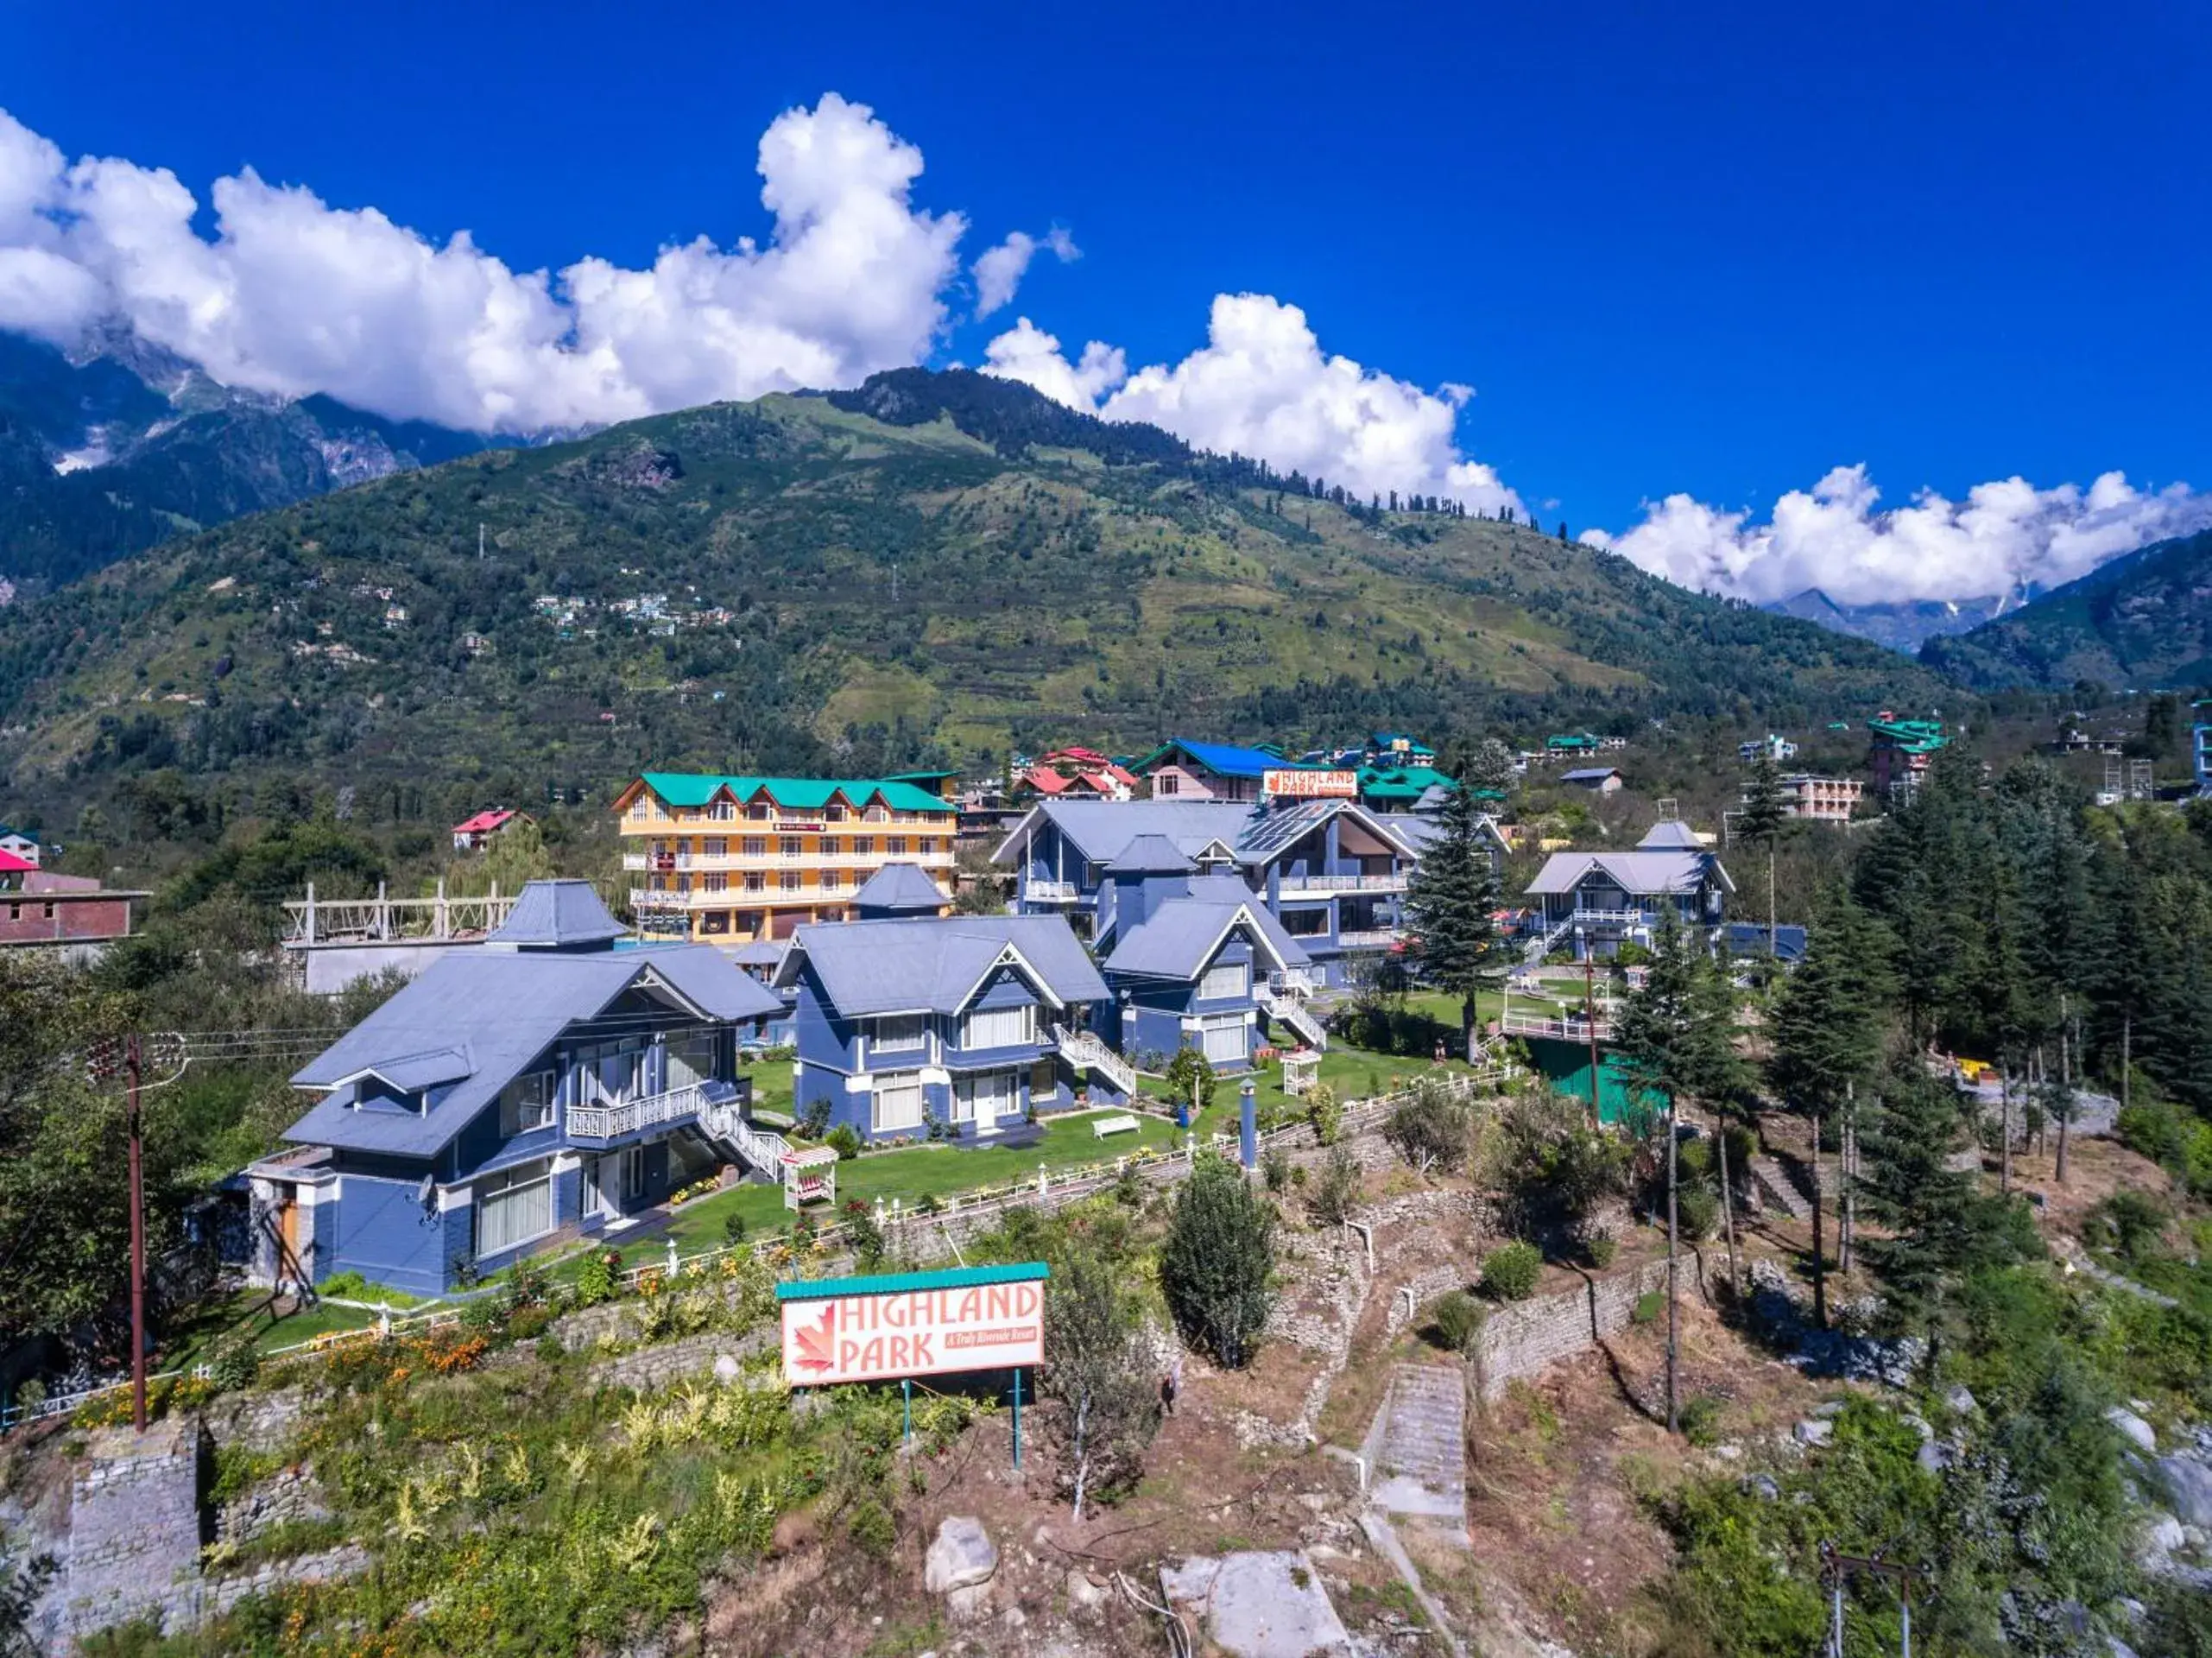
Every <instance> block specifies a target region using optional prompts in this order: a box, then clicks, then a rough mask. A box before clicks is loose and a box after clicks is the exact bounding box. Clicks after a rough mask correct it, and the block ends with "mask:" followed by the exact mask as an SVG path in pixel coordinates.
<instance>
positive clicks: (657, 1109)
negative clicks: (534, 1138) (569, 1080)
mask: <svg viewBox="0 0 2212 1658" xmlns="http://www.w3.org/2000/svg"><path fill="white" fill-rule="evenodd" d="M705 1104H706V1100H705V1095H704V1094H702V1093H701V1092H700V1090H699V1085H698V1084H697V1083H695V1082H694V1083H689V1084H686V1085H685V1086H683V1087H681V1088H671V1089H669V1090H668V1091H667V1092H666V1093H660V1094H648V1095H646V1096H645V1097H644V1098H642V1099H628V1100H623V1101H621V1102H619V1103H616V1104H607V1103H602V1104H597V1105H572V1106H570V1107H569V1108H568V1136H569V1138H570V1139H572V1140H611V1139H613V1138H615V1137H616V1136H617V1135H624V1134H635V1133H636V1132H637V1131H638V1130H640V1129H651V1128H657V1127H659V1126H660V1124H661V1123H673V1122H674V1121H675V1120H676V1119H677V1118H678V1117H697V1116H698V1114H699V1112H700V1111H701V1110H702V1109H703V1108H704V1107H705Z"/></svg>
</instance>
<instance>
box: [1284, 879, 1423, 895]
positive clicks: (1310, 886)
mask: <svg viewBox="0 0 2212 1658" xmlns="http://www.w3.org/2000/svg"><path fill="white" fill-rule="evenodd" d="M1406 878H1407V877H1406V876H1403V875H1286V876H1284V877H1283V878H1282V888H1281V890H1282V895H1283V896H1284V897H1286V898H1288V897H1291V896H1292V895H1295V894H1301V893H1313V892H1402V891H1404V890H1405V888H1406Z"/></svg>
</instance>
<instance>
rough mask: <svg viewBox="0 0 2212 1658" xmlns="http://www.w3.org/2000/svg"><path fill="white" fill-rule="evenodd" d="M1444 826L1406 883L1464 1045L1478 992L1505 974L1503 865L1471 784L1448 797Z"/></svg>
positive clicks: (1424, 953) (1430, 971)
mask: <svg viewBox="0 0 2212 1658" xmlns="http://www.w3.org/2000/svg"><path fill="white" fill-rule="evenodd" d="M1438 827H1439V829H1440V833H1439V834H1438V837H1437V838H1436V839H1435V840H1434V841H1432V842H1431V843H1430V845H1429V849H1428V851H1426V852H1425V853H1424V854H1422V857H1421V862H1420V864H1419V867H1418V868H1417V869H1415V870H1414V871H1413V880H1412V881H1411V882H1410V883H1408V884H1407V886H1406V920H1407V922H1408V930H1409V931H1410V932H1411V933H1412V934H1413V937H1414V938H1415V939H1416V940H1419V944H1420V947H1421V965H1422V968H1423V970H1424V971H1425V972H1426V974H1427V976H1428V978H1429V979H1430V981H1431V983H1432V984H1436V985H1437V986H1438V987H1439V988H1440V989H1443V990H1449V991H1450V992H1452V993H1453V994H1455V995H1457V996H1458V997H1460V998H1461V1001H1460V1015H1459V1026H1460V1037H1461V1047H1462V1050H1463V1051H1465V1050H1466V1049H1468V1048H1469V1047H1471V1046H1472V1045H1473V1041H1474V1035H1475V1017H1476V1000H1475V998H1476V991H1478V990H1482V989H1484V988H1486V987H1488V985H1491V984H1495V983H1496V982H1497V981H1498V980H1499V979H1500V978H1502V977H1503V976H1504V972H1505V967H1506V964H1505V961H1504V959H1503V957H1502V953H1501V951H1500V949H1499V947H1498V920H1497V910H1498V870H1497V865H1496V864H1495V863H1493V862H1492V861H1491V857H1490V844H1489V838H1488V836H1487V835H1485V834H1484V832H1483V823H1482V811H1481V809H1480V807H1479V806H1478V805H1477V803H1476V799H1475V794H1474V791H1473V790H1472V789H1471V788H1455V789H1452V790H1450V792H1449V793H1448V794H1446V795H1445V796H1444V810H1443V811H1442V812H1441V813H1438Z"/></svg>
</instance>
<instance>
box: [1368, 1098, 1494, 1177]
mask: <svg viewBox="0 0 2212 1658" xmlns="http://www.w3.org/2000/svg"><path fill="white" fill-rule="evenodd" d="M1474 1121H1475V1118H1474V1112H1473V1111H1472V1109H1471V1108H1470V1107H1469V1105H1468V1104H1467V1102H1466V1101H1464V1100H1463V1099H1462V1098H1459V1097H1458V1095H1457V1094H1456V1093H1455V1092H1453V1091H1452V1090H1451V1089H1450V1087H1449V1086H1447V1085H1445V1084H1444V1083H1442V1082H1439V1081H1437V1080H1434V1079H1431V1078H1427V1077H1424V1078H1423V1079H1421V1080H1419V1082H1416V1083H1415V1084H1414V1085H1413V1091H1412V1092H1410V1093H1409V1094H1407V1095H1406V1098H1404V1099H1402V1100H1400V1101H1399V1102H1398V1104H1397V1105H1396V1106H1395V1107H1394V1109H1393V1110H1392V1111H1391V1113H1390V1120H1389V1122H1387V1123H1385V1124H1384V1125H1383V1130H1382V1132H1383V1136H1384V1137H1385V1138H1386V1139H1387V1140H1388V1141H1389V1142H1390V1143H1391V1144H1392V1145H1394V1146H1395V1147H1396V1148H1397V1149H1398V1152H1399V1155H1401V1156H1403V1157H1404V1158H1405V1160H1406V1161H1407V1162H1409V1163H1411V1164H1413V1167H1414V1168H1417V1169H1419V1170H1420V1171H1421V1173H1422V1174H1428V1173H1430V1172H1431V1170H1437V1169H1441V1170H1444V1171H1445V1172H1450V1170H1453V1169H1457V1168H1459V1167H1460V1166H1461V1165H1462V1164H1463V1163H1464V1162H1465V1161H1467V1151H1468V1146H1469V1141H1470V1138H1471V1136H1472V1131H1473V1128H1474Z"/></svg>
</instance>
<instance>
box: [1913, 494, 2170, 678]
mask: <svg viewBox="0 0 2212 1658" xmlns="http://www.w3.org/2000/svg"><path fill="white" fill-rule="evenodd" d="M1920 660H1921V661H1924V662H1925V663H1927V664H1928V665H1929V666H1930V667H1931V668H1935V669H1936V670H1937V672H1938V673H1941V674H1948V675H1950V677H1952V678H1954V679H1956V680H1960V681H1962V683H1964V684H1967V685H1970V686H1974V687H1979V688H1981V689H1984V690H1996V689H2001V688H2006V687H2015V686H2027V687H2043V688H2045V689H2050V690H2055V691H2063V690H2067V689H2070V687H2073V686H2074V685H2076V684H2077V683H2079V682H2080V681H2082V680H2091V681H2094V682H2095V683H2096V684H2098V685H2101V686H2106V687H2113V688H2115V689H2118V688H2126V689H2131V690H2139V691H2149V690H2188V689H2190V688H2191V687H2198V686H2212V530H2206V531H2202V532H2200V533H2199V534H2197V535H2184V536H2182V537H2179V538H2177V539H2176V540H2174V541H2160V542H2158V543H2157V544H2156V545H2155V546H2152V547H2145V548H2143V550H2142V551H2140V552H2139V553H2131V554H2127V556H2126V557H2125V558H2120V559H2114V560H2113V561H2112V562H2111V563H2110V564H2108V565H2106V566H2103V567H2102V568H2101V569H2100V570H2097V571H2095V573H2092V574H2089V575H2086V576H2084V577H2082V579H2080V580H2079V581H2076V582H2070V583H2068V584H2067V585H2065V586H2063V587H2061V588H2059V589H2058V590H2057V592H2052V593H2048V594H2046V595H2045V596H2044V597H2043V598H2039V599H2038V600H2037V601H2036V602H2035V603H2034V604H2030V605H2028V606H2027V607H2026V608H2025V609H2023V610H2019V611H2014V612H2013V614H2012V615H2010V616H2008V617H2005V618H2004V619H2003V620H2001V621H1998V622H1992V623H1988V625H1987V626H1984V627H1980V628H1976V629H1975V630H1974V631H1973V632H1971V633H1967V634H1962V635H1960V636H1958V637H1956V638H1952V639H1931V640H1930V641H1929V642H1928V643H1927V644H1926V645H1925V646H1924V647H1923V649H1921V652H1920Z"/></svg>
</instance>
